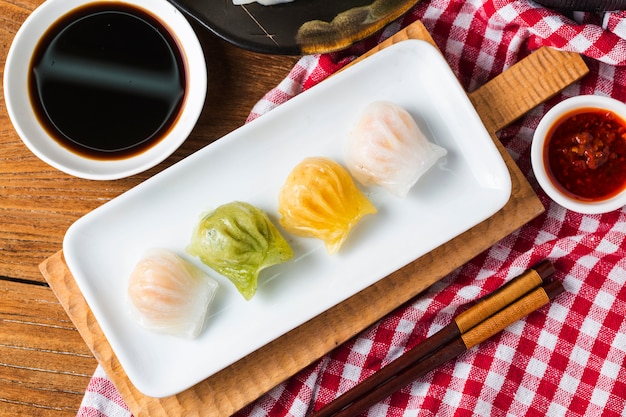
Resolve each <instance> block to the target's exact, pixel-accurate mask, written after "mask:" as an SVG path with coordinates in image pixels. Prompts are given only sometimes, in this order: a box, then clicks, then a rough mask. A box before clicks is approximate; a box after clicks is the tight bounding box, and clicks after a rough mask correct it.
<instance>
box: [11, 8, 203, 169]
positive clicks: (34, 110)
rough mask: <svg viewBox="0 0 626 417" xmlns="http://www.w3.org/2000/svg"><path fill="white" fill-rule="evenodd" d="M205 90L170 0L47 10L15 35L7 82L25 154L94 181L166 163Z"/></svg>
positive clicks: (198, 55)
mask: <svg viewBox="0 0 626 417" xmlns="http://www.w3.org/2000/svg"><path fill="white" fill-rule="evenodd" d="M206 90H207V70H206V62H205V59H204V55H203V51H202V48H201V46H200V43H199V41H198V38H197V36H196V34H195V32H194V31H193V29H192V27H191V26H190V24H189V22H188V21H187V20H186V18H185V17H184V16H183V15H182V14H181V12H180V11H179V10H178V9H176V8H175V7H174V6H173V5H172V4H170V3H169V2H168V1H167V0H47V1H45V2H44V3H43V4H42V5H41V6H40V7H39V8H37V9H36V10H35V11H34V12H33V13H32V14H31V15H30V16H29V17H28V18H27V19H26V21H25V22H24V24H23V25H22V27H21V28H20V30H19V31H18V33H17V34H16V36H15V39H14V41H13V43H12V45H11V48H10V50H9V54H8V56H7V61H6V65H5V73H4V92H5V100H6V104H7V110H8V113H9V117H10V119H11V121H12V123H13V126H14V127H15V130H16V131H17V133H18V135H19V136H20V138H21V139H22V141H23V142H24V144H25V145H26V146H27V147H28V148H29V149H30V150H31V151H32V152H33V153H34V154H35V155H36V156H38V157H39V158H40V159H42V160H43V161H44V162H46V163H48V164H49V165H51V166H53V167H54V168H57V169H59V170H61V171H63V172H66V173H68V174H70V175H73V176H76V177H80V178H86V179H93V180H114V179H118V178H123V177H128V176H131V175H134V174H137V173H140V172H143V171H145V170H147V169H149V168H152V167H154V166H155V165H157V164H159V163H160V162H162V161H163V160H165V159H166V158H167V157H168V156H170V155H171V154H172V153H173V152H174V151H175V150H176V149H178V147H179V146H180V145H181V144H182V143H183V142H184V141H185V140H186V139H187V137H188V136H189V134H190V133H191V131H192V129H193V127H194V126H195V124H196V122H197V120H198V118H199V116H200V113H201V112H202V108H203V106H204V101H205V98H206Z"/></svg>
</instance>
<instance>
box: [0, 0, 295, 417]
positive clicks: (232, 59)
mask: <svg viewBox="0 0 626 417" xmlns="http://www.w3.org/2000/svg"><path fill="white" fill-rule="evenodd" d="M41 2H42V1H41V0H22V1H17V0H0V21H1V23H0V68H2V74H4V64H5V61H6V56H7V53H8V50H9V47H10V45H11V42H12V40H13V37H14V36H15V33H16V32H17V30H18V29H19V27H20V25H21V24H22V22H23V21H24V20H25V19H26V17H27V16H28V15H29V14H30V13H31V12H32V11H33V10H34V9H35V8H36V7H37V6H38V5H39V4H40V3H41ZM196 30H197V33H198V36H199V38H200V40H201V43H202V46H203V48H204V50H205V52H206V55H207V56H208V57H209V58H208V59H207V66H208V71H209V93H208V97H207V105H206V107H205V111H204V112H203V114H202V115H201V117H200V121H199V123H198V126H197V128H196V129H195V130H194V132H193V133H192V134H191V137H190V138H189V140H187V142H185V144H184V145H183V146H182V147H181V148H180V149H179V150H178V151H177V152H176V153H175V154H174V155H173V156H172V157H170V158H168V159H167V160H166V161H165V162H163V163H162V164H160V165H159V166H157V167H156V168H154V169H151V170H149V171H148V172H145V173H142V174H139V175H136V176H134V177H131V178H127V179H123V180H117V181H104V182H100V181H88V180H81V179H77V178H73V177H71V176H69V175H66V174H63V173H61V172H60V171H57V170H55V169H53V168H50V167H49V166H47V165H46V164H44V163H43V162H41V161H40V160H39V159H37V158H36V157H35V156H34V155H33V154H32V153H31V152H30V151H29V150H28V149H27V148H26V147H25V146H24V145H23V144H22V141H21V140H20V138H19V137H18V135H17V133H16V132H15V130H14V129H13V126H12V124H11V122H10V120H9V117H8V115H7V111H6V106H5V102H4V93H3V92H2V90H0V96H1V98H2V99H1V100H0V224H1V227H0V415H1V416H3V417H10V416H30V417H36V416H54V417H57V416H58V417H60V416H64V417H65V416H67V417H69V416H75V415H76V412H77V410H78V407H79V405H80V401H81V399H82V397H83V394H84V391H85V388H86V386H87V383H88V382H89V378H90V376H91V375H92V373H93V371H94V369H95V367H96V360H95V359H94V357H93V356H92V354H91V352H90V351H89V349H88V348H87V346H86V345H85V343H84V342H83V339H82V338H81V337H80V335H79V334H78V332H77V331H76V329H75V327H74V326H73V324H72V322H71V321H70V320H69V318H68V316H67V315H66V313H65V311H64V310H63V308H62V307H61V305H60V303H59V302H58V300H57V298H56V297H55V296H54V294H53V293H52V290H51V289H50V288H49V287H48V286H47V284H46V282H45V280H44V278H43V276H42V275H41V272H40V271H39V269H38V265H39V264H40V263H41V262H43V261H44V260H45V259H47V258H48V257H50V256H52V255H53V254H54V253H55V252H57V251H58V250H59V249H60V248H61V247H62V241H63V236H64V234H65V231H66V230H67V228H68V227H69V226H70V224H72V223H73V222H74V221H75V220H76V219H78V218H79V217H81V216H82V215H84V214H85V213H87V212H89V211H91V210H92V209H94V208H96V207H98V206H100V205H102V204H103V203H105V202H106V201H108V200H110V199H111V198H113V197H115V196H117V195H118V194H120V193H122V192H124V191H126V190H128V189H129V188H131V187H133V186H134V185H136V184H138V183H140V182H142V181H143V180H145V179H146V178H148V177H150V176H152V175H154V174H155V173H156V172H158V171H161V170H163V169H164V168H166V167H167V166H169V165H172V164H173V163H175V162H177V161H179V160H180V159H182V158H184V157H185V156H187V155H189V154H191V153H193V152H195V151H197V150H198V149H200V148H202V147H203V146H205V145H206V144H208V143H210V142H212V141H214V140H215V139H217V138H220V137H221V136H223V135H225V134H226V133H228V132H230V131H232V130H234V129H236V128H237V127H239V126H241V125H242V124H243V123H244V122H245V120H246V117H247V116H248V114H249V112H250V110H251V108H252V106H253V105H254V104H255V103H256V102H257V101H258V100H259V99H260V98H261V97H262V96H263V94H264V93H265V92H267V91H268V90H270V89H272V88H273V87H274V86H275V85H276V84H277V83H278V82H280V80H282V79H283V78H284V77H285V76H286V75H287V74H288V72H289V70H290V69H291V68H292V67H293V65H294V64H295V62H296V61H297V59H298V58H297V57H284V56H268V55H259V54H255V53H251V52H248V51H244V50H241V49H238V48H235V47H233V46H231V45H230V44H228V43H226V42H224V41H222V40H221V39H218V38H217V37H215V36H214V35H212V34H211V33H209V32H208V31H206V30H204V29H202V28H200V27H197V28H196ZM0 88H1V87H0Z"/></svg>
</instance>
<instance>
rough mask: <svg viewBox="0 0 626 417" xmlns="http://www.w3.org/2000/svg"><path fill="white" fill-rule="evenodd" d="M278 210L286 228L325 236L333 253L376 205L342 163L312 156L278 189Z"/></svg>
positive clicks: (312, 235)
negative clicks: (359, 187)
mask: <svg viewBox="0 0 626 417" xmlns="http://www.w3.org/2000/svg"><path fill="white" fill-rule="evenodd" d="M278 212H279V213H280V214H281V219H280V224H281V225H282V226H283V227H284V228H285V229H286V230H287V231H289V232H291V233H293V234H295V235H298V236H304V237H316V238H319V239H321V240H323V241H324V243H325V245H326V250H327V251H328V253H329V254H331V255H332V254H334V253H336V252H338V251H339V248H340V247H341V245H342V244H343V242H344V241H345V240H346V238H347V237H348V234H349V233H350V231H351V230H352V228H353V227H354V226H355V225H356V224H357V223H358V222H359V220H360V219H361V218H362V217H363V216H365V215H367V214H374V213H376V208H375V207H374V205H373V204H372V203H371V202H370V201H369V200H368V199H367V197H365V195H364V194H363V193H362V192H361V190H359V189H358V188H357V186H356V184H355V183H354V181H353V180H352V177H351V176H350V174H349V173H348V171H346V169H345V168H344V167H343V166H341V165H340V164H339V163H337V162H335V161H333V160H331V159H328V158H324V157H311V158H306V159H304V160H303V161H302V162H301V163H300V164H298V165H297V166H296V167H295V168H294V169H293V170H292V171H291V173H290V174H289V176H288V178H287V180H286V182H285V183H284V184H283V186H282V188H281V190H280V193H279V197H278Z"/></svg>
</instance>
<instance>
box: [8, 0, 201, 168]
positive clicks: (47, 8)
mask: <svg viewBox="0 0 626 417" xmlns="http://www.w3.org/2000/svg"><path fill="white" fill-rule="evenodd" d="M106 2H110V3H111V4H120V3H121V4H128V5H130V6H134V7H135V8H140V9H143V10H145V11H146V12H148V13H149V14H152V15H153V16H155V17H157V19H158V20H160V21H161V22H162V23H163V25H164V26H165V27H166V28H167V29H168V31H169V32H170V34H171V35H172V36H173V37H174V38H175V41H176V42H177V43H178V46H179V47H180V50H181V52H182V57H183V60H184V61H185V64H186V82H187V93H186V96H185V99H184V102H183V104H182V108H181V110H180V113H179V116H178V120H177V121H176V122H175V124H174V125H173V126H172V127H171V128H170V129H169V131H168V132H167V134H166V135H165V136H164V137H163V138H162V139H161V140H160V141H159V142H157V143H156V144H154V145H153V146H152V147H150V148H148V149H147V150H145V151H143V152H141V153H138V154H136V155H133V156H131V157H128V158H126V159H108V160H105V159H92V158H88V157H85V156H81V155H79V154H77V153H74V152H71V151H70V150H68V149H66V148H65V147H63V146H61V145H60V144H59V143H58V142H56V141H55V140H54V139H53V138H52V137H51V136H50V135H49V134H48V133H47V132H46V130H45V129H44V128H43V127H42V126H41V124H40V123H39V122H38V119H37V117H36V114H35V111H34V109H33V105H32V104H31V100H30V97H29V87H28V78H29V76H28V73H29V69H30V65H31V59H32V54H33V52H34V50H35V48H36V46H37V44H38V42H39V41H40V39H41V38H42V36H44V34H45V33H46V31H47V30H48V28H49V27H50V26H51V25H53V24H54V23H55V22H56V21H57V20H58V19H60V18H61V17H63V16H65V15H66V14H68V13H69V12H71V11H73V10H75V9H76V8H80V7H83V6H85V5H88V4H92V3H93V4H106ZM206 90H207V70H206V63H205V59H204V54H203V51H202V48H201V46H200V42H199V41H198V38H197V36H196V34H195V32H194V31H193V29H192V27H191V25H190V24H189V22H188V21H187V19H186V18H185V17H184V16H183V15H182V13H181V12H180V11H179V10H178V9H176V8H175V7H174V6H173V5H172V4H170V3H169V2H168V1H167V0H46V1H45V2H44V3H43V4H42V5H41V6H39V7H38V8H37V9H36V10H35V11H34V12H33V13H32V14H31V15H30V16H29V17H28V18H27V19H26V21H25V22H24V24H23V25H22V26H21V28H20V29H19V31H18V32H17V34H16V36H15V39H14V40H13V43H12V44H11V48H10V49H9V53H8V56H7V60H6V65H5V68H4V94H5V101H6V106H7V111H8V113H9V117H10V119H11V121H12V123H13V126H14V127H15V130H16V131H17V133H18V135H19V136H20V138H21V139H22V141H23V142H24V144H25V145H26V146H27V147H28V148H29V149H30V150H31V151H32V152H33V153H34V154H35V155H36V156H37V157H39V158H40V159H41V160H43V161H44V162H46V163H48V164H49V165H51V166H53V167H54V168H57V169H59V170H61V171H63V172H66V173H68V174H70V175H74V176H76V177H81V178H87V179H93V180H113V179H118V178H123V177H128V176H131V175H134V174H137V173H139V172H142V171H145V170H147V169H149V168H152V167H153V166H155V165H157V164H158V163H160V162H162V161H163V160H164V159H166V158H167V157H168V156H169V155H171V154H172V153H173V152H174V151H175V150H176V149H178V147H179V146H180V145H181V144H182V143H183V142H184V141H185V140H186V139H187V137H188V136H189V134H190V132H191V130H192V129H193V127H194V126H195V124H196V122H197V120H198V118H199V116H200V113H201V111H202V108H203V106H204V101H205V98H206Z"/></svg>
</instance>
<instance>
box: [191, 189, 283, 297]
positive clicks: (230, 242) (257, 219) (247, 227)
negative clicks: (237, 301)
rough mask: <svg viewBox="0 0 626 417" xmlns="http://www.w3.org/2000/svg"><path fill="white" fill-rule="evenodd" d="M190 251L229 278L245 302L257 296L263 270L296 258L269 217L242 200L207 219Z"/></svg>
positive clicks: (194, 239) (197, 230)
mask: <svg viewBox="0 0 626 417" xmlns="http://www.w3.org/2000/svg"><path fill="white" fill-rule="evenodd" d="M187 252H189V254H191V255H193V256H197V257H199V258H200V260H201V261H202V262H203V263H205V264H206V265H208V266H209V267H211V268H213V269H214V270H215V271H217V272H219V273H220V274H222V275H224V276H225V277H227V278H228V279H230V281H232V283H233V284H235V287H237V289H238V290H239V292H240V293H241V295H243V296H244V298H245V299H246V300H249V299H251V298H252V296H253V295H254V294H255V293H256V289H257V280H258V277H259V273H260V272H261V270H263V269H264V268H267V267H269V266H272V265H276V264H279V263H282V262H285V261H287V260H289V259H291V258H292V257H293V250H292V249H291V247H290V246H289V244H288V243H287V241H286V240H285V238H284V237H283V236H282V235H281V234H280V232H279V231H278V229H276V226H274V224H272V222H271V221H270V219H269V217H268V216H267V214H266V213H265V212H264V211H263V210H261V209H258V208H256V207H254V206H253V205H251V204H248V203H244V202H240V201H235V202H232V203H228V204H224V205H222V206H220V207H218V208H217V209H215V210H214V211H213V212H211V213H209V214H207V215H206V216H204V217H203V218H202V219H201V220H200V222H199V223H198V225H197V226H196V228H195V230H194V232H193V235H192V237H191V242H190V243H189V245H188V246H187Z"/></svg>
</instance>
